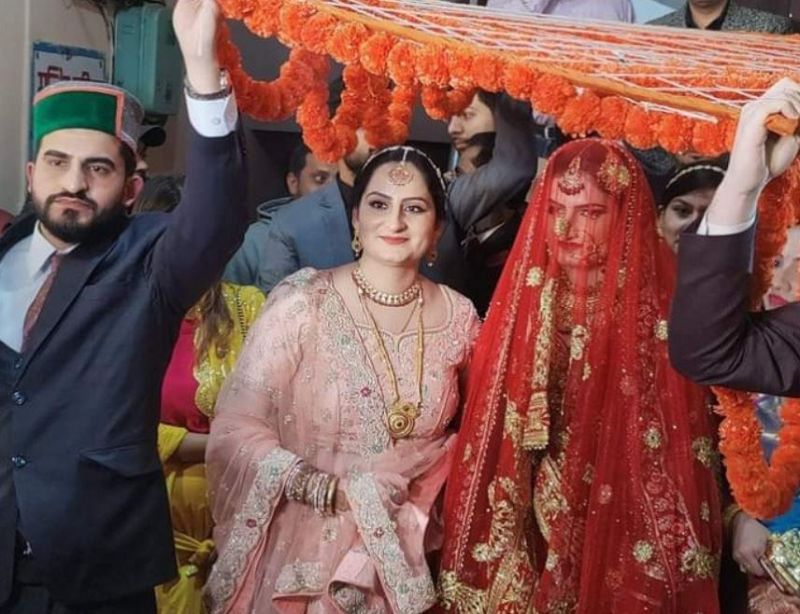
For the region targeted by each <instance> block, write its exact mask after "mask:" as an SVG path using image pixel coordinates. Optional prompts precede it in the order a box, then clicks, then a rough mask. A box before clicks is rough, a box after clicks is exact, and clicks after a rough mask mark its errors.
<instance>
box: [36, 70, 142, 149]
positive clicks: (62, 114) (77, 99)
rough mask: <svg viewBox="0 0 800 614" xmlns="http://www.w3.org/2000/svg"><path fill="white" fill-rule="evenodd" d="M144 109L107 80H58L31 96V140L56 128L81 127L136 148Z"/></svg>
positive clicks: (40, 139)
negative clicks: (104, 81) (110, 136)
mask: <svg viewBox="0 0 800 614" xmlns="http://www.w3.org/2000/svg"><path fill="white" fill-rule="evenodd" d="M143 118H144V109H143V108H142V105H141V104H140V103H139V101H138V100H136V98H134V97H133V96H131V95H130V94H129V93H128V92H126V91H125V90H124V89H122V88H120V87H117V86H115V85H109V84H107V83H94V82H89V81H61V82H59V83H54V84H52V85H48V86H47V87H45V88H44V89H42V90H41V91H40V92H39V93H38V94H36V97H35V98H34V99H33V139H34V144H35V148H36V149H38V148H39V144H40V143H41V141H42V138H43V137H44V136H46V135H48V134H50V133H51V132H55V131H56V130H64V129H69V128H84V129H87V130H97V131H99V132H105V133H106V134H110V135H112V136H115V137H117V138H118V139H119V140H120V141H122V142H123V143H125V144H126V145H128V146H129V147H130V148H131V149H132V150H133V151H136V142H137V140H138V138H139V129H140V127H141V124H142V120H143Z"/></svg>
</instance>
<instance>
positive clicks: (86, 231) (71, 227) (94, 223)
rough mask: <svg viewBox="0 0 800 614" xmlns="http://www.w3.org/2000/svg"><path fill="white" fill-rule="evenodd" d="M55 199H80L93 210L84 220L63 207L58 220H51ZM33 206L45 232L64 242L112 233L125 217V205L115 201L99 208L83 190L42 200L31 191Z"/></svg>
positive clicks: (102, 237) (53, 195) (76, 213)
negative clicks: (88, 217) (104, 207)
mask: <svg viewBox="0 0 800 614" xmlns="http://www.w3.org/2000/svg"><path fill="white" fill-rule="evenodd" d="M58 198H73V199H75V200H80V201H82V202H83V203H84V205H85V206H86V207H87V208H88V209H90V210H91V211H92V213H93V215H92V217H91V218H90V219H89V220H87V221H81V220H80V219H79V214H78V212H77V211H72V210H69V209H66V210H64V211H63V213H62V215H61V216H60V219H54V218H53V216H52V213H51V212H52V208H53V204H54V203H55V201H56V199H58ZM31 200H32V202H33V209H34V211H35V212H36V217H37V218H38V220H39V222H40V223H41V224H42V226H44V227H45V228H46V229H47V231H48V232H50V233H51V234H52V235H53V236H55V237H56V238H58V239H59V240H61V241H64V242H65V243H72V244H75V243H84V244H85V243H92V242H94V241H98V240H101V239H104V238H107V237H109V236H111V235H113V234H115V232H116V230H117V229H118V228H119V225H120V224H121V222H122V221H123V220H124V219H125V217H126V213H125V205H124V203H123V202H122V201H121V200H119V201H117V203H116V204H114V205H113V206H111V207H108V208H106V209H100V207H99V206H98V205H97V202H96V201H94V200H92V199H91V198H89V196H88V195H87V194H86V192H78V193H76V194H72V193H69V192H60V193H58V194H52V195H50V196H48V197H47V199H45V201H44V202H42V200H41V199H40V198H39V197H37V196H36V195H35V194H33V195H31Z"/></svg>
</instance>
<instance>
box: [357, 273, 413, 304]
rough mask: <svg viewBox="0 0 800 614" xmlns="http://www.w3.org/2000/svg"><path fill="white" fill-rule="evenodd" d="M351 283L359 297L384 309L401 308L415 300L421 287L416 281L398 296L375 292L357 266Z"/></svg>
mask: <svg viewBox="0 0 800 614" xmlns="http://www.w3.org/2000/svg"><path fill="white" fill-rule="evenodd" d="M353 281H354V282H355V284H356V288H358V293H359V294H360V295H361V296H366V297H367V298H368V299H369V300H371V301H372V302H373V303H378V305H383V306H385V307H403V306H404V305H408V304H409V303H411V302H413V301H415V300H417V298H418V297H419V295H420V293H421V292H422V287H421V286H420V285H419V282H418V281H415V282H414V283H413V284H412V285H411V287H410V288H408V289H407V290H404V291H403V292H400V293H399V294H390V293H389V292H381V291H380V290H376V289H375V287H374V286H373V285H372V284H371V283H369V282H368V281H367V278H366V277H364V273H363V271H362V270H361V267H359V266H357V267H355V268H354V269H353Z"/></svg>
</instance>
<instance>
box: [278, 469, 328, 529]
mask: <svg viewBox="0 0 800 614" xmlns="http://www.w3.org/2000/svg"><path fill="white" fill-rule="evenodd" d="M338 486H339V478H337V477H336V476H335V475H331V474H330V473H325V472H324V471H317V470H316V469H314V467H312V466H311V465H309V464H307V463H304V462H300V463H297V464H296V465H295V466H294V467H292V469H291V470H290V471H289V475H288V476H287V478H286V498H287V499H289V501H297V502H298V503H304V504H306V505H308V506H310V507H313V508H314V511H316V512H317V513H318V514H319V515H320V516H334V515H335V514H336V489H337V488H338Z"/></svg>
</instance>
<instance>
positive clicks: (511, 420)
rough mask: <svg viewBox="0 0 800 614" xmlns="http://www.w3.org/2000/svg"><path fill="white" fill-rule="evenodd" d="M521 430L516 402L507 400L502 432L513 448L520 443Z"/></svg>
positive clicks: (520, 420)
mask: <svg viewBox="0 0 800 614" xmlns="http://www.w3.org/2000/svg"><path fill="white" fill-rule="evenodd" d="M522 431H523V429H522V417H521V416H520V415H519V412H518V411H517V404H516V403H514V401H510V400H509V401H508V402H507V403H506V411H505V419H504V421H503V433H504V435H505V436H506V437H507V438H508V439H510V440H511V442H512V443H513V444H514V447H515V448H519V447H520V446H521V445H522Z"/></svg>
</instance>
